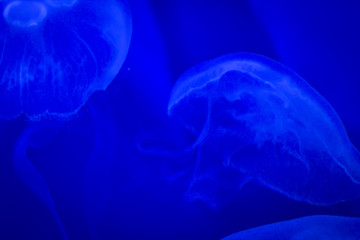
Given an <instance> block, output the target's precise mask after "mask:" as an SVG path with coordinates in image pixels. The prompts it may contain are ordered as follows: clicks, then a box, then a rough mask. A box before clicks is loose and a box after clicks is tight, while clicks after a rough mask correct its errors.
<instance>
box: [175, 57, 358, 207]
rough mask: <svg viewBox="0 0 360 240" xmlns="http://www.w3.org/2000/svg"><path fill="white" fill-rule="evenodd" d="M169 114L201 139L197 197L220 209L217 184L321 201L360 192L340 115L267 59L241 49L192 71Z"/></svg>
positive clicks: (192, 190)
mask: <svg viewBox="0 0 360 240" xmlns="http://www.w3.org/2000/svg"><path fill="white" fill-rule="evenodd" d="M168 114H169V115H170V116H172V117H174V118H176V119H177V120H179V121H180V122H181V123H182V124H183V126H185V127H186V128H187V129H188V130H189V131H190V132H192V133H193V134H194V135H195V136H196V141H195V142H194V143H193V144H192V145H191V146H190V147H189V150H190V151H195V153H196V157H195V167H194V173H193V179H192V181H191V184H190V187H189V191H188V193H187V195H188V196H189V197H190V199H200V200H204V201H207V202H208V203H209V204H212V205H214V207H216V204H217V203H216V200H215V199H216V198H221V196H220V195H221V194H219V192H220V190H218V189H224V188H226V189H231V190H238V189H240V188H241V187H242V186H243V185H244V184H245V183H246V182H248V181H251V180H252V181H255V182H258V183H260V184H262V185H265V186H266V187H269V188H271V189H273V190H276V191H278V192H280V193H282V194H284V195H286V196H288V197H290V198H292V199H295V200H299V201H306V202H308V203H310V204H315V205H330V204H333V203H336V202H339V201H345V200H349V199H353V198H356V197H358V196H359V192H360V191H359V190H360V185H359V183H360V154H359V152H358V150H357V149H355V147H354V146H353V145H352V143H351V142H350V141H349V139H348V136H347V133H346V131H345V128H344V126H343V124H342V122H341V120H340V118H339V116H338V115H337V114H336V112H335V110H334V109H333V108H332V107H331V106H330V104H329V103H328V102H327V101H326V100H325V99H324V98H323V97H322V96H321V95H320V94H319V93H318V92H316V90H315V89H313V88H312V87H311V86H310V85H309V84H308V83H307V82H306V81H304V80H303V79H302V78H301V77H300V76H298V75H297V74H296V73H295V72H293V71H292V70H290V69H288V68H287V67H285V66H283V65H282V64H280V63H277V62H275V61H273V60H271V59H269V58H267V57H264V56H261V55H257V54H250V53H234V54H229V55H226V56H222V57H219V58H217V59H214V60H211V61H208V62H205V63H201V64H199V65H197V66H195V67H193V68H191V69H190V70H188V71H187V72H185V73H184V74H183V75H182V76H181V77H180V78H179V80H178V81H177V83H176V84H175V86H174V89H173V91H172V94H171V97H170V101H169V104H168ZM214 201H215V202H214Z"/></svg>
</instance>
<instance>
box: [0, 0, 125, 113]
mask: <svg viewBox="0 0 360 240" xmlns="http://www.w3.org/2000/svg"><path fill="white" fill-rule="evenodd" d="M0 6H1V11H2V15H1V17H2V20H0V27H1V29H2V32H1V34H0V117H1V118H3V119H13V118H16V117H18V116H19V115H21V114H24V115H25V116H26V117H27V118H28V119H30V120H38V119H44V118H53V119H54V118H55V119H66V118H69V117H70V116H72V115H74V114H75V113H76V112H77V111H78V109H79V108H80V107H81V106H83V104H84V103H85V102H86V101H87V99H88V98H89V97H90V96H91V95H92V94H93V92H95V91H96V90H104V89H106V88H107V86H108V85H109V84H110V83H111V81H112V80H113V79H114V78H115V76H116V75H117V73H118V72H119V70H120V68H121V66H122V64H123V62H124V60H125V57H126V55H127V51H128V48H129V44H130V38H131V29H132V24H131V17H130V12H129V9H128V4H127V2H125V1H116V0H105V1H99V0H90V1H83V0H61V1H60V0H38V1H27V0H13V1H10V0H8V1H1V2H0Z"/></svg>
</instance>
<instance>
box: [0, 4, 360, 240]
mask: <svg viewBox="0 0 360 240" xmlns="http://www.w3.org/2000/svg"><path fill="white" fill-rule="evenodd" d="M79 1H81V0H79ZM7 2H8V1H3V2H2V3H1V4H2V5H5V3H7ZM54 2H57V1H54ZM66 2H71V1H66ZM91 2H94V3H96V2H98V1H95V0H94V1H91ZM120 2H122V1H120ZM128 9H131V16H132V35H131V42H130V47H129V50H128V53H127V56H126V59H125V62H124V63H123V65H122V67H121V69H120V71H119V72H118V74H117V75H116V77H115V78H114V79H113V80H112V81H111V83H109V85H108V87H107V88H106V90H104V91H95V92H94V93H93V94H92V95H91V96H90V97H89V98H88V99H82V100H81V101H80V102H81V104H79V105H82V107H81V108H80V109H79V110H78V111H77V112H76V113H75V114H71V117H66V119H64V118H55V119H54V118H46V117H44V118H41V119H37V120H36V121H34V119H31V120H30V119H29V118H28V117H26V116H24V115H21V116H19V117H17V118H15V119H11V120H6V119H2V120H1V121H0V143H1V146H0V159H1V161H0V192H1V195H0V196H1V197H0V239H64V238H69V239H182V240H191V239H209V240H210V239H221V238H224V237H226V236H228V235H230V234H232V233H235V232H239V231H241V230H245V229H249V228H252V227H257V226H261V225H264V224H270V223H275V222H279V221H285V220H290V219H294V218H299V217H304V216H310V215H336V216H345V217H360V199H358V198H353V197H352V198H351V200H349V199H348V198H346V199H345V198H344V199H343V200H347V201H343V202H338V203H335V204H331V205H327V204H320V205H319V204H315V205H313V204H310V203H309V202H306V201H296V200H294V198H289V197H287V196H286V194H282V193H280V192H279V191H274V190H271V189H270V188H269V187H268V186H267V185H264V184H261V183H259V181H249V182H246V184H244V185H242V187H241V189H238V190H235V189H236V187H235V185H236V184H235V183H237V181H239V175H238V172H236V171H235V172H233V171H231V170H229V171H225V176H227V178H225V179H226V181H223V182H221V183H225V184H223V185H221V186H219V182H217V181H216V179H219V178H216V177H214V178H213V179H215V181H212V182H211V181H210V183H209V182H206V184H205V185H201V184H200V185H198V186H197V187H198V189H199V190H198V193H199V194H204V192H206V193H208V192H209V191H210V192H212V190H214V189H216V191H215V193H214V192H212V193H213V195H211V196H212V198H211V203H214V204H209V202H208V201H204V199H205V198H204V197H202V196H203V195H202V196H200V197H199V198H194V197H190V198H189V195H188V190H189V186H191V184H192V182H193V180H194V169H195V168H196V167H195V166H196V154H197V152H196V151H198V150H192V151H187V150H184V149H189V146H192V144H193V143H194V142H196V139H197V138H198V135H197V134H196V133H194V132H192V131H189V129H187V128H186V127H184V125H182V124H181V123H179V121H177V119H174V118H170V117H168V115H167V112H168V102H169V99H170V95H171V90H172V89H173V86H174V85H175V82H176V80H177V79H178V78H179V76H180V75H181V74H182V73H184V72H185V71H186V70H188V69H189V68H191V67H192V66H194V65H196V64H200V63H201V62H203V61H207V60H210V59H214V58H217V57H219V56H222V55H225V54H229V53H234V52H253V53H257V54H261V55H264V56H267V57H269V58H272V59H274V60H276V61H277V62H280V63H282V64H284V65H285V66H287V67H289V68H291V69H292V70H294V71H295V72H296V73H297V74H299V75H300V76H301V77H302V78H303V79H305V80H306V81H307V83H309V84H310V85H311V86H312V87H313V88H314V89H315V90H316V91H317V92H318V93H319V94H320V95H322V96H323V97H324V98H325V99H326V101H327V102H328V103H329V104H330V105H331V106H332V107H333V109H334V110H335V111H336V113H337V114H338V116H339V117H340V119H341V121H342V123H343V125H344V128H345V129H346V132H347V135H348V138H349V140H350V141H351V143H352V144H353V146H354V147H355V148H357V149H360V108H359V103H360V83H359V81H358V80H359V79H360V72H359V71H358V66H359V64H360V60H359V55H360V46H359V44H358V43H359V42H360V34H359V32H358V26H359V23H360V16H359V14H358V12H359V10H360V5H358V4H357V3H356V2H355V1H342V2H341V3H335V2H327V3H324V2H323V1H310V0H305V1H283V0H274V1H262V0H248V1H242V0H241V1H239V0H237V1H235V0H234V1H233V0H222V1H220V0H219V1H217V0H213V1H198V0H181V1H180V0H171V1H169V0H168V1H160V0H129V8H128ZM1 11H3V9H1ZM69 11H71V10H69ZM80 12H82V11H80ZM82 14H85V15H86V14H87V12H86V11H85V10H84V11H83V12H82ZM99 14H101V13H99ZM1 16H3V15H1ZM74 19H77V20H78V21H81V19H82V16H81V14H80V15H78V16H77V17H76V18H74ZM3 21H4V20H2V22H3ZM58 21H59V22H58V23H57V25H60V23H61V21H60V20H58ZM73 21H75V20H73ZM65 22H66V21H65ZM74 25H76V24H74ZM4 26H5V25H4ZM67 27H71V24H69V23H68V22H67ZM1 30H2V32H1V33H0V35H1V34H2V35H1V38H2V39H3V38H4V36H7V35H4V34H5V33H4V32H5V31H3V29H1ZM85 30H86V31H88V30H89V29H85ZM85 30H84V31H85ZM16 31H20V30H16ZM86 31H85V32H86ZM89 31H90V30H89ZM10 32H11V33H10V34H15V33H14V31H10ZM11 36H12V37H14V35H11ZM58 38H59V37H58ZM64 38H65V36H64ZM89 39H92V38H91V37H89ZM92 41H96V40H92ZM59 42H61V41H59ZM44 44H45V43H44ZM37 46H41V45H37ZM44 46H45V45H44ZM60 46H62V45H61V44H60ZM101 47H104V45H99V47H98V48H96V53H97V54H99V55H96V57H97V58H99V62H103V61H105V60H104V59H106V57H107V56H109V55H106V56H105V57H104V56H103V57H104V58H102V57H101V56H102V55H101V54H100V53H101V52H104V54H105V53H108V50H109V49H108V48H106V47H104V48H103V49H100V48H101ZM62 52H63V51H62ZM0 53H1V48H0ZM9 54H10V53H9ZM9 54H8V55H9ZM64 54H65V53H64ZM68 54H71V51H70V52H69V53H68ZM73 54H74V56H73V58H74V59H76V60H75V63H79V65H78V64H75V65H74V66H76V68H75V69H77V70H78V71H79V76H80V77H84V76H85V75H87V76H91V77H93V76H95V75H96V74H95V73H94V67H93V66H94V64H93V63H92V62H90V63H89V64H88V65H86V64H84V65H81V64H80V61H79V60H78V59H81V58H79V54H76V51H74V53H73ZM69 56H70V55H69ZM89 56H90V55H87V56H85V57H84V58H83V59H86V58H87V59H90V57H89ZM0 57H1V55H0ZM73 58H72V56H71V57H69V59H73ZM38 59H39V60H40V59H41V58H38ZM6 61H10V60H8V59H6V58H4V59H2V62H1V63H0V68H1V67H2V66H4V64H5V63H6ZM11 61H12V63H13V62H14V63H17V62H20V61H21V58H19V59H15V60H14V59H11ZM85 62H86V61H85ZM81 66H85V67H83V68H81ZM35 68H36V67H35ZM79 69H80V70H79ZM0 70H2V69H0ZM64 71H65V70H64ZM99 71H100V70H99ZM70 73H71V76H72V77H74V76H75V75H76V73H75V72H70ZM78 80H79V79H78ZM79 82H80V83H82V82H83V81H82V80H81V79H80V80H79ZM0 83H1V79H0ZM47 86H48V85H47ZM49 89H50V88H49V87H47V88H39V89H38V91H37V92H36V94H39V92H41V93H42V94H43V95H44V96H47V99H51V96H57V97H58V96H61V97H62V101H63V99H66V96H68V95H66V94H63V93H64V92H63V91H62V92H60V93H61V94H60V95H59V94H57V95H56V94H55V95H53V94H52V92H51V91H53V90H51V91H50V90H49ZM53 89H55V90H57V89H56V88H55V87H54V88H53ZM55 90H54V91H55ZM96 90H98V89H96ZM29 94H30V96H31V94H35V92H31V91H30V92H29ZM0 101H2V102H1V103H0V106H5V105H4V104H6V101H9V98H7V97H6V96H5V95H3V96H0ZM69 101H71V98H69ZM59 102H61V101H55V103H56V106H60V105H58V104H60V103H59ZM65 102H67V101H65ZM36 103H37V104H35V105H34V106H35V107H39V106H40V107H39V108H38V109H43V107H44V106H51V103H52V102H50V103H49V104H44V103H41V101H37V102H36ZM6 106H9V105H6ZM16 106H18V105H16ZM64 106H68V105H64ZM199 106H201V105H199ZM59 109H60V108H59ZM64 109H65V110H64ZM73 109H74V108H71V109H70V110H71V111H73ZM70 110H69V111H70ZM203 110H204V109H193V110H192V111H193V112H192V113H194V114H195V116H197V115H196V114H197V113H198V114H199V115H201V113H202V111H203ZM62 111H66V107H64V108H63V109H62ZM187 113H188V112H184V114H187ZM191 116H192V115H191ZM200 119H201V118H200ZM198 123H199V124H200V125H201V121H200V122H198ZM229 126H230V125H229ZM329 131H335V132H336V131H337V130H336V129H335V130H334V129H332V128H330V129H329ZM308 137H309V139H310V140H309V141H310V142H309V144H310V145H311V139H312V136H311V134H310V136H308ZM219 139H223V138H219ZM328 140H331V139H328ZM211 150H212V151H214V152H216V146H212V147H211ZM329 151H330V150H329ZM330 152H331V151H330ZM212 157H213V155H210V156H208V159H209V162H208V163H206V164H207V165H206V164H205V165H206V166H207V167H208V168H211V167H212V166H214V168H215V167H216V168H218V167H219V166H220V165H221V164H214V165H211V164H210V163H212V162H214V161H213V160H214V159H215V156H214V159H212ZM317 159H318V158H309V159H307V160H309V161H315V162H316V160H317ZM322 164H324V163H323V162H319V163H318V165H317V166H318V168H319V169H321V168H322V166H324V167H328V165H322ZM355 165H356V164H355V163H354V165H353V166H355ZM337 166H338V165H337ZM349 166H350V167H349V169H350V170H351V166H352V165H351V163H350V164H349ZM282 169H283V168H282ZM336 169H338V168H336ZM350 170H349V171H348V172H351V171H350ZM210 172H211V171H210ZM271 172H273V173H274V174H275V175H278V176H286V174H287V175H290V176H291V175H292V174H291V173H288V172H287V173H284V172H283V170H279V169H277V168H272V169H271ZM294 174H295V173H294ZM349 175H351V173H350V174H349ZM347 176H348V175H347ZM280 179H282V180H281V182H280V183H278V184H279V185H281V186H283V185H289V186H292V183H291V182H289V181H287V180H286V179H285V180H284V179H283V178H280ZM349 179H350V181H352V182H353V183H354V184H357V183H356V181H355V182H354V181H353V180H354V179H351V178H349ZM319 180H321V181H319V182H321V184H323V185H321V186H320V188H324V189H326V188H327V187H328V186H329V185H327V178H323V176H319ZM330 180H331V181H333V182H335V184H334V185H332V186H335V188H336V189H334V192H336V193H338V194H339V195H341V193H342V191H344V192H347V191H348V190H349V189H348V188H347V186H348V185H346V184H345V185H344V182H343V181H341V180H339V181H338V182H337V181H336V180H337V179H336V178H335V180H334V179H329V181H330ZM283 181H284V182H283ZM337 183H338V184H337ZM313 186H314V185H313V184H311V182H310V184H308V186H307V189H308V190H309V191H308V192H311V191H310V190H311V189H312V188H313ZM317 187H319V186H317ZM345 188H346V189H345ZM295 189H296V187H295ZM205 190H206V191H205ZM208 190H209V191H208ZM328 192H332V191H331V189H330V190H328ZM206 199H207V198H206Z"/></svg>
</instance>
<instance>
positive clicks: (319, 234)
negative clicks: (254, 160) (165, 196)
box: [223, 215, 360, 240]
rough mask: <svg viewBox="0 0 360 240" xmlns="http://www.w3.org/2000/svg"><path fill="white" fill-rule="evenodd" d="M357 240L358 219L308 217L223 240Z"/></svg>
mask: <svg viewBox="0 0 360 240" xmlns="http://www.w3.org/2000/svg"><path fill="white" fill-rule="evenodd" d="M245 239H246V240H255V239H256V240H265V239H277V240H344V239H346V240H357V239H360V219H359V218H353V217H339V216H327V215H319V216H310V217H302V218H297V219H293V220H288V221H284V222H278V223H273V224H268V225H264V226H260V227H256V228H251V229H248V230H244V231H241V232H238V233H234V234H232V235H230V236H228V237H226V238H224V239H223V240H245Z"/></svg>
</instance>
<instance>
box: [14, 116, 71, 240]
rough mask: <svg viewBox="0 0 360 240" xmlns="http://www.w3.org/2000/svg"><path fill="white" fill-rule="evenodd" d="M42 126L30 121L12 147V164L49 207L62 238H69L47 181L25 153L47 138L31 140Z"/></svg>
mask: <svg viewBox="0 0 360 240" xmlns="http://www.w3.org/2000/svg"><path fill="white" fill-rule="evenodd" d="M42 128H43V127H42V126H40V125H39V123H32V124H31V123H30V124H29V126H27V127H26V129H25V130H24V132H23V133H22V134H21V136H20V137H19V139H18V141H17V143H16V145H15V147H14V149H13V164H14V168H15V171H16V172H17V174H18V176H19V177H20V178H21V179H22V180H23V182H24V183H25V184H26V185H27V186H28V187H29V188H30V189H31V190H32V191H33V192H34V193H35V194H36V195H37V196H38V197H39V198H40V199H41V200H42V201H43V202H44V204H45V205H46V206H47V207H48V208H49V210H50V211H51V213H52V215H53V217H54V218H55V221H56V223H57V226H58V227H59V230H60V232H61V234H62V236H63V237H64V239H69V238H68V236H67V234H66V231H65V228H64V226H63V224H62V221H61V219H60V216H59V214H58V212H57V210H56V205H55V202H54V200H53V198H52V194H51V192H50V190H49V187H48V183H47V181H46V179H45V178H44V177H43V176H42V174H41V173H40V172H39V171H38V169H37V168H36V167H35V166H34V165H33V164H32V162H31V161H30V159H29V158H28V156H27V153H26V151H27V149H28V148H29V147H39V146H40V145H43V144H45V142H46V141H48V140H49V139H40V140H41V141H43V142H42V143H40V144H39V142H36V140H35V141H34V140H32V138H33V137H34V136H35V135H36V134H37V132H38V131H42V130H43V129H42ZM50 137H51V138H52V137H54V135H51V136H50Z"/></svg>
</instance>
